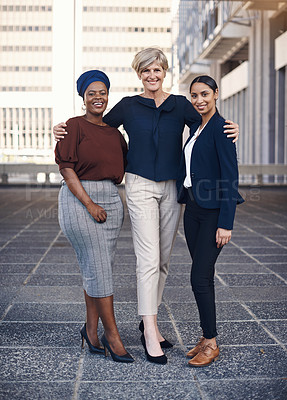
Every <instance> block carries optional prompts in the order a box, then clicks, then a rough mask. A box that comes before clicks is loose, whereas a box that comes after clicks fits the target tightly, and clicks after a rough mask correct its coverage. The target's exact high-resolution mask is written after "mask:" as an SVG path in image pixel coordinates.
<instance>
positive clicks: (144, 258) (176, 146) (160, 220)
mask: <svg viewBox="0 0 287 400" xmlns="http://www.w3.org/2000/svg"><path fill="white" fill-rule="evenodd" d="M132 67H133V69H134V70H135V72H136V73H137V75H138V78H139V79H140V80H141V82H142V84H143V92H142V93H140V94H137V95H135V96H127V97H124V98H123V99H122V100H121V101H120V102H119V103H117V104H116V105H115V106H114V107H113V108H112V109H111V110H110V111H109V113H108V114H106V115H105V117H104V121H105V122H106V123H108V124H109V125H111V126H114V127H117V128H118V127H119V126H121V125H123V127H124V129H125V131H126V132H127V134H128V137H129V151H128V155H127V161H128V162H127V167H126V176H125V191H126V199H127V206H128V210H129V215H130V219H131V223H132V233H133V243H134V249H135V254H136V259H137V265H136V273H137V294H138V313H139V315H141V316H142V321H141V322H140V325H139V330H140V331H141V342H142V345H143V347H144V350H145V353H146V357H147V359H148V361H150V362H153V363H157V364H166V362H167V357H166V355H165V354H164V352H163V350H162V349H166V348H171V347H172V346H173V345H172V343H170V342H169V341H168V340H166V339H165V338H164V337H163V336H162V335H161V333H160V330H159V328H158V324H157V315H158V308H159V306H160V304H161V301H162V295H163V290H164V286H165V282H166V278H167V274H168V269H169V261H170V255H171V250H172V246H173V242H174V240H175V236H176V232H177V227H178V223H179V218H180V213H181V206H180V205H179V204H178V203H177V190H176V184H175V180H176V178H177V175H178V168H179V164H180V159H181V150H182V136H183V129H184V127H185V125H187V126H188V127H192V126H193V124H194V123H197V122H198V121H201V116H200V115H199V113H198V112H197V111H196V110H195V109H194V107H193V106H192V104H191V103H190V102H189V101H188V100H187V99H186V98H185V97H184V96H180V95H173V94H169V93H167V92H165V91H164V89H163V83H164V79H165V76H166V72H167V70H168V60H167V58H166V56H165V54H164V53H163V52H162V51H161V50H160V49H157V48H147V49H143V50H141V51H139V52H138V53H137V54H136V55H135V57H134V60H133V62H132ZM226 123H227V125H226V128H227V129H228V130H227V131H225V133H231V136H235V137H237V136H238V133H237V132H238V125H237V124H234V123H232V122H231V121H226ZM64 128H65V124H62V123H60V124H58V125H57V126H55V127H54V129H53V132H54V135H55V139H56V140H60V139H62V138H63V137H64V136H63V133H65V132H64V131H65V130H64ZM67 136H69V135H67ZM67 136H66V137H67ZM65 140H66V139H65Z"/></svg>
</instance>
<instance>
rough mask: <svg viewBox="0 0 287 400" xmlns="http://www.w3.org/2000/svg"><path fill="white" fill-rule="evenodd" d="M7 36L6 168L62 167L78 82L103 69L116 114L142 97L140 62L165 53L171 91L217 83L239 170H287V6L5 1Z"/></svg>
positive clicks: (0, 88) (1, 82) (256, 1)
mask: <svg viewBox="0 0 287 400" xmlns="http://www.w3.org/2000/svg"><path fill="white" fill-rule="evenodd" d="M0 33H1V34H0V164H1V163H2V164H3V163H20V162H22V163H32V162H37V163H39V164H40V163H43V164H44V163H50V164H53V163H54V156H53V149H54V140H53V138H52V127H53V125H54V124H55V123H58V122H60V121H65V120H66V119H68V118H69V117H71V116H74V115H79V114H81V112H82V111H81V106H82V99H81V98H80V97H79V96H78V94H77V91H76V84H75V82H76V79H77V78H78V76H79V75H80V74H81V73H82V72H84V71H86V70H89V69H102V70H104V71H105V72H106V73H107V74H108V76H109V77H110V80H111V89H110V98H109V108H110V107H112V106H113V105H114V104H115V103H116V102H118V101H119V100H120V99H121V98H122V97H124V96H127V95H134V94H137V93H140V92H141V91H142V85H141V82H140V80H139V79H138V77H137V75H136V73H135V72H134V71H133V70H132V68H131V62H132V60H133V57H134V55H135V54H136V53H137V52H138V51H139V50H141V49H143V48H145V47H150V46H157V47H160V48H161V49H163V51H164V52H165V54H166V55H167V57H168V61H169V65H170V70H169V72H168V74H167V77H166V79H165V89H166V90H167V91H171V92H172V93H175V94H177V93H180V94H184V95H186V96H187V97H188V98H189V93H188V92H189V85H190V82H191V81H192V79H193V78H194V77H195V76H197V75H200V74H206V73H207V74H210V75H212V76H213V77H214V78H215V79H216V81H217V82H218V84H219V88H220V99H219V102H218V107H219V110H220V112H221V114H222V115H223V116H224V117H226V118H228V119H231V120H233V121H236V122H238V123H239V125H240V132H241V133H240V140H239V141H238V145H237V147H238V155H239V164H240V166H244V165H245V166H246V167H247V166H255V165H266V164H267V165H271V164H277V165H279V164H280V165H281V167H282V164H283V166H284V165H285V166H286V165H287V127H286V125H287V97H286V96H287V94H286V93H287V90H286V89H287V72H286V68H287V52H286V48H287V0H241V1H235V0H156V1H155V0H145V1H144V2H143V1H141V0H125V1H122V0H105V1H104V2H103V1H102V0H59V1H56V0H0ZM123 133H124V132H123ZM185 134H186V135H187V134H188V130H187V129H186V132H185ZM15 168H16V167H15ZM274 171H275V170H274ZM276 171H278V169H277V170H276ZM276 171H275V172H273V174H274V176H275V178H272V179H273V180H271V181H272V182H284V179H285V181H286V176H287V171H286V169H284V170H283V174H282V173H281V172H280V173H278V172H276ZM280 171H282V169H280ZM46 174H48V172H47V173H46ZM257 174H261V175H262V173H261V172H260V171H259V172H257ZM2 175H3V174H2ZM6 175H7V174H6ZM283 175H285V178H283V177H282V176H283ZM5 179H6V178H5ZM252 179H253V178H252ZM266 179H267V178H266ZM2 180H3V179H2ZM265 181H266V182H267V181H270V180H269V178H268V179H267V180H265Z"/></svg>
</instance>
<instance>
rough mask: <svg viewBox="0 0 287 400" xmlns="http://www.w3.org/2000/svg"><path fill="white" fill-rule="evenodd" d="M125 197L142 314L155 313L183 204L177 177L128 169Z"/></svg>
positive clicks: (139, 309) (139, 306)
mask: <svg viewBox="0 0 287 400" xmlns="http://www.w3.org/2000/svg"><path fill="white" fill-rule="evenodd" d="M125 188H126V199H127V206H128V210H129V215H130V219H131V224H132V236H133V244H134V250H135V254H136V260H137V265H136V273H137V295H138V313H139V315H156V314H157V311H158V306H159V305H160V303H161V301H162V294H163V290H164V286H165V281H166V278H167V274H168V267H169V259H170V255H171V250H172V246H173V242H174V239H175V236H176V232H177V228H178V223H179V218H180V214H181V205H180V204H178V203H177V191H176V185H175V181H174V180H168V181H162V182H154V181H150V180H149V179H145V178H142V177H141V176H139V175H135V174H131V173H126V178H125Z"/></svg>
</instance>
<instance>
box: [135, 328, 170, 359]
mask: <svg viewBox="0 0 287 400" xmlns="http://www.w3.org/2000/svg"><path fill="white" fill-rule="evenodd" d="M141 342H142V345H143V348H144V350H145V354H146V358H147V360H148V361H150V362H152V363H154V364H162V365H164V364H166V363H167V357H166V355H165V354H163V355H162V356H155V357H154V356H151V355H150V354H149V353H148V351H147V348H146V343H145V337H144V334H142V335H141Z"/></svg>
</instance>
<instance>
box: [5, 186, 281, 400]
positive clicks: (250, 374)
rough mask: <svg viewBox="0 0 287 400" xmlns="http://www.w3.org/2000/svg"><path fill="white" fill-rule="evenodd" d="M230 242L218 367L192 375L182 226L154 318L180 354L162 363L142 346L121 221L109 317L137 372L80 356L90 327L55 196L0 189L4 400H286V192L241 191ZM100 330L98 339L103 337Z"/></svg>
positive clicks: (191, 319) (126, 232)
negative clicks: (148, 357)
mask: <svg viewBox="0 0 287 400" xmlns="http://www.w3.org/2000/svg"><path fill="white" fill-rule="evenodd" d="M241 192H245V195H246V196H247V199H248V201H247V202H246V203H245V204H243V205H241V206H239V207H238V210H237V215H236V224H235V229H234V232H233V237H232V242H231V243H230V244H229V245H228V246H226V247H225V249H224V250H223V251H222V253H221V255H220V258H219V260H218V263H217V273H216V297H217V310H218V331H219V337H218V342H219V345H220V349H221V358H220V360H219V361H218V362H216V363H213V364H212V365H211V366H209V367H206V368H200V369H192V368H189V367H188V366H187V360H186V359H185V353H186V351H187V349H190V348H191V346H192V345H193V344H194V343H195V342H196V340H197V339H198V337H199V336H200V329H199V324H198V313H197V309H196V306H195V302H194V298H193V295H192V292H191V289H190V285H189V271H190V257H189V254H188V251H187V248H186V244H185V241H184V235H183V227H182V224H181V225H180V229H179V233H178V236H177V239H176V243H175V247H174V250H173V255H172V258H171V267H170V274H169V277H168V280H167V285H166V289H165V292H164V303H163V304H162V306H161V308H160V312H159V324H160V328H161V330H162V332H163V333H164V335H165V336H166V337H167V338H168V339H169V340H171V341H172V342H173V343H175V347H174V349H172V350H168V351H167V356H168V359H169V361H168V364H167V365H166V366H157V365H154V364H151V363H149V362H147V361H146V359H145V355H144V351H143V349H142V347H141V344H140V340H139V338H140V333H139V331H138V322H139V317H138V316H137V305H136V278H135V256H134V253H133V247H132V242H131V232H130V222H129V218H128V215H126V218H125V223H124V226H123V229H122V232H121V236H120V238H119V241H118V250H117V263H116V266H115V270H114V283H115V309H116V318H117V322H118V326H119V330H120V332H121V335H122V338H123V341H124V343H125V344H126V346H127V349H128V350H129V351H130V352H131V353H132V355H133V356H134V357H135V359H136V362H135V363H134V364H130V365H127V364H118V363H115V362H113V361H112V359H111V357H108V358H107V359H105V357H103V356H98V355H92V354H91V353H89V351H88V349H87V347H85V349H84V350H81V347H80V332H79V330H80V328H81V326H82V324H83V322H84V320H85V306H84V298H83V292H82V288H81V277H80V275H79V270H78V267H77V262H76V259H75V256H74V253H73V251H72V249H71V248H70V246H69V244H68V242H67V240H66V239H65V238H64V236H63V235H62V234H61V231H60V229H59V226H58V222H57V193H58V189H40V188H39V189H37V188H35V189H29V188H1V189H0V273H1V282H0V286H1V288H0V290H1V291H0V315H1V323H0V382H1V383H0V398H1V399H9V400H11V399H12V400H16V399H21V400H23V399H29V400H34V399H41V400H43V399H44V400H46V399H52V400H57V399H61V400H65V399H83V400H88V399H97V400H100V399H103V400H104V399H105V400H106V399H136V400H137V399H172V400H173V399H180V400H182V399H196V400H197V399H215V400H225V399H226V400H232V399H236V400H238V399H242V400H243V399H244V400H246V399H264V400H265V399H267V400H271V399H277V400H279V399H286V398H287V329H286V328H287V312H286V310H287V298H286V295H287V287H286V284H287V188H274V189H270V188H263V189H258V188H257V189H256V188H253V189H246V190H242V191H241ZM101 331H102V328H101Z"/></svg>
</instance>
